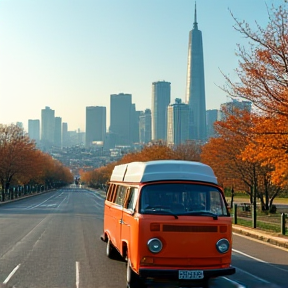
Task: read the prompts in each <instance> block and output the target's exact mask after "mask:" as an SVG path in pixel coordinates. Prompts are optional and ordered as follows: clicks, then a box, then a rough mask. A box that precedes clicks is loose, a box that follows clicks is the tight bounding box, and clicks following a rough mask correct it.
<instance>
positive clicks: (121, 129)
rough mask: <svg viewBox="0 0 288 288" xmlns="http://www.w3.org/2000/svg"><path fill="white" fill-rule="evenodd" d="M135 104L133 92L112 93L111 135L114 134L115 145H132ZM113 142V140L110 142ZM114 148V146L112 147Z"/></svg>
mask: <svg viewBox="0 0 288 288" xmlns="http://www.w3.org/2000/svg"><path fill="white" fill-rule="evenodd" d="M133 111H135V110H133V106H132V95H131V94H124V93H120V94H112V95H110V127H109V133H110V136H111V135H114V136H113V139H114V140H115V145H124V146H126V145H131V144H132V142H133V137H132V135H133V133H132V130H133V129H132V127H133V125H134V124H133V119H135V118H134V115H133ZM110 143H112V141H111V142H110ZM110 148H114V147H110Z"/></svg>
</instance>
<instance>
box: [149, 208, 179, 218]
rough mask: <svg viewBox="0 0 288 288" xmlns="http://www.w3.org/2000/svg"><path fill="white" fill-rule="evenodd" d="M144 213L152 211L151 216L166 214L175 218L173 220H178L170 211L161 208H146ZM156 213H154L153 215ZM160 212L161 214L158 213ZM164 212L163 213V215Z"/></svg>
mask: <svg viewBox="0 0 288 288" xmlns="http://www.w3.org/2000/svg"><path fill="white" fill-rule="evenodd" d="M146 211H153V214H160V215H161V214H168V215H172V216H174V217H175V219H178V216H177V215H176V214H175V213H173V212H172V211H171V210H168V209H165V208H161V207H148V208H146V209H145V212H146ZM155 212H156V213H155ZM158 212H161V213H158ZM163 212H164V213H163Z"/></svg>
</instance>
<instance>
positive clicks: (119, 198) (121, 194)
mask: <svg viewBox="0 0 288 288" xmlns="http://www.w3.org/2000/svg"><path fill="white" fill-rule="evenodd" d="M126 190H127V187H125V186H119V187H118V189H117V194H116V199H115V203H116V204H118V205H121V206H122V205H123V202H124V200H125V194H126Z"/></svg>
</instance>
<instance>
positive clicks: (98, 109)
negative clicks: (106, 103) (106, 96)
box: [85, 106, 106, 147]
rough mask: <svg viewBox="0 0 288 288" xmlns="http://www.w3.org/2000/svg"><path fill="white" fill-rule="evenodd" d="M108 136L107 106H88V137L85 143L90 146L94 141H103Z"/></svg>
mask: <svg viewBox="0 0 288 288" xmlns="http://www.w3.org/2000/svg"><path fill="white" fill-rule="evenodd" d="M105 136H106V107H103V106H89V107H86V139H85V145H86V147H89V146H91V145H92V142H93V141H99V142H103V143H104V140H105Z"/></svg>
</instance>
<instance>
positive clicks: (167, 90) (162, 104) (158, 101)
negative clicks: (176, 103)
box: [151, 81, 171, 141]
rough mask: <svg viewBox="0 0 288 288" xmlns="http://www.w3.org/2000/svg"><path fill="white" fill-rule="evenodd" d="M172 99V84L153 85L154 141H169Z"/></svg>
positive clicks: (160, 82) (158, 83)
mask: <svg viewBox="0 0 288 288" xmlns="http://www.w3.org/2000/svg"><path fill="white" fill-rule="evenodd" d="M170 99H171V83H170V82H166V81H158V82H153V83H152V104H151V116H152V140H164V141H166V140H167V107H168V105H169V104H170Z"/></svg>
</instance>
